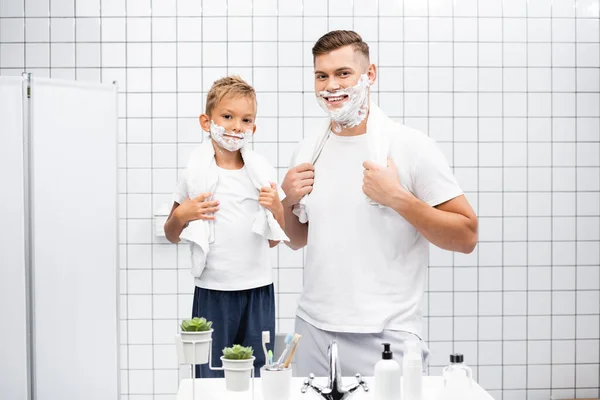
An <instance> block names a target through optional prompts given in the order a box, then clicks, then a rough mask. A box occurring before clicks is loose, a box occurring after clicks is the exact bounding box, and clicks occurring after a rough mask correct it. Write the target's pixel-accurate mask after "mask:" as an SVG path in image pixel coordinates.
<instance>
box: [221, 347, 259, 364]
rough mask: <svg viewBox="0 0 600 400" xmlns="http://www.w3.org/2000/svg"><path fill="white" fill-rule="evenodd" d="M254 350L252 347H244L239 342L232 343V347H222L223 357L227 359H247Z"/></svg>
mask: <svg viewBox="0 0 600 400" xmlns="http://www.w3.org/2000/svg"><path fill="white" fill-rule="evenodd" d="M253 354H254V350H252V347H244V346H241V345H239V344H234V345H233V346H232V347H225V348H224V349H223V358H225V359H227V360H248V359H250V358H252V355H253Z"/></svg>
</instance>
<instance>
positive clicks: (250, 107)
mask: <svg viewBox="0 0 600 400" xmlns="http://www.w3.org/2000/svg"><path fill="white" fill-rule="evenodd" d="M255 119H256V102H255V101H254V99H253V98H252V97H250V96H244V95H230V96H224V97H223V98H222V99H221V101H219V102H218V103H217V104H215V107H214V108H213V109H212V111H211V112H210V115H208V114H202V115H200V125H201V126H202V129H204V130H205V131H206V132H209V131H210V121H211V120H212V121H213V122H214V123H215V124H216V125H219V126H222V127H223V128H225V131H226V132H225V134H224V136H225V137H227V138H228V139H232V140H236V139H238V138H237V137H236V136H232V135H229V134H228V132H231V133H235V134H242V133H245V132H249V131H250V132H252V133H254V131H255V130H256V124H255V123H254V121H255Z"/></svg>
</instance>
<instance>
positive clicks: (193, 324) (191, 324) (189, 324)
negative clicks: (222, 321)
mask: <svg viewBox="0 0 600 400" xmlns="http://www.w3.org/2000/svg"><path fill="white" fill-rule="evenodd" d="M211 326H212V321H207V320H206V318H198V317H194V318H192V319H184V320H183V321H182V322H181V330H182V331H183V332H205V331H210V327H211Z"/></svg>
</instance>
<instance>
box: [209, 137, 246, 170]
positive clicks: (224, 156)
mask: <svg viewBox="0 0 600 400" xmlns="http://www.w3.org/2000/svg"><path fill="white" fill-rule="evenodd" d="M211 141H212V144H213V147H214V148H215V161H216V163H217V166H219V167H221V168H223V169H231V170H234V169H241V168H242V167H243V166H244V160H243V158H242V152H241V151H240V150H237V151H227V150H224V149H222V148H221V147H220V146H219V145H217V144H216V143H215V141H214V140H212V139H211Z"/></svg>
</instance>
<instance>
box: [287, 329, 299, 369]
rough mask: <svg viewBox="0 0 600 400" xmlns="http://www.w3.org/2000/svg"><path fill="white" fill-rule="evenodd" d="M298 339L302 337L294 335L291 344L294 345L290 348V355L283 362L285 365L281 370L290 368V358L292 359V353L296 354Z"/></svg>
mask: <svg viewBox="0 0 600 400" xmlns="http://www.w3.org/2000/svg"><path fill="white" fill-rule="evenodd" d="M300 338H302V335H300V334H298V333H296V334H294V339H293V340H292V342H293V343H294V346H293V347H292V351H291V353H290V355H289V356H288V358H287V359H286V360H285V363H284V364H283V368H288V367H289V366H290V363H291V362H292V358H294V353H295V352H296V348H297V347H298V342H299V341H300Z"/></svg>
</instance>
